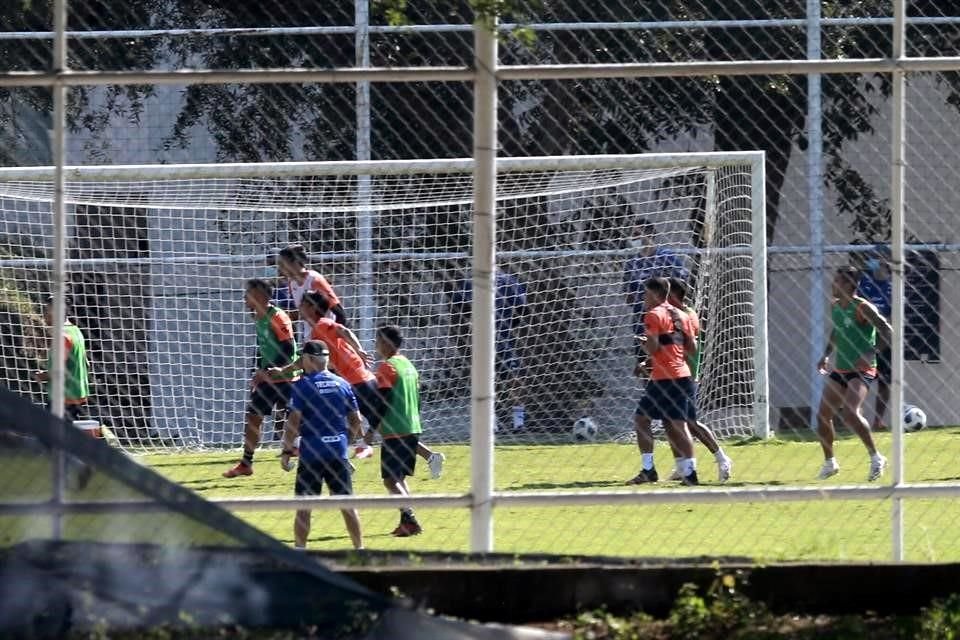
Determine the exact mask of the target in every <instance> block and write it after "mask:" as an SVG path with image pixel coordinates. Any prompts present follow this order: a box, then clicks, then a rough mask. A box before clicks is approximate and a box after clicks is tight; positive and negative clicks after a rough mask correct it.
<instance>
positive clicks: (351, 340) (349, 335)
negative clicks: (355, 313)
mask: <svg viewBox="0 0 960 640" xmlns="http://www.w3.org/2000/svg"><path fill="white" fill-rule="evenodd" d="M337 335H338V336H340V337H341V338H343V339H344V340H346V341H347V344H348V345H350V348H351V349H353V350H354V351H356V352H357V355H358V356H360V357H361V358H363V361H364V362H372V361H373V356H371V355H370V354H369V353H367V352H366V351H364V350H363V347H362V346H361V345H360V341H359V340H358V339H357V336H356V334H354V333H353V331H350V329H348V328H347V327H345V326H343V325H342V324H338V325H337Z"/></svg>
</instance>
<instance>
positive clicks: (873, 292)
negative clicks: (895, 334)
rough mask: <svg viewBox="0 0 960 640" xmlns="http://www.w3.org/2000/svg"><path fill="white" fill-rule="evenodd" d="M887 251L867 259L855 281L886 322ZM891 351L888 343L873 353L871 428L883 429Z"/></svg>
mask: <svg viewBox="0 0 960 640" xmlns="http://www.w3.org/2000/svg"><path fill="white" fill-rule="evenodd" d="M888 258H889V255H888V252H887V251H886V250H885V249H882V250H880V251H877V252H876V254H874V255H871V256H870V257H868V258H867V260H866V262H865V263H864V268H863V272H862V273H861V275H860V281H859V283H858V284H857V295H858V296H860V297H861V298H864V299H865V300H868V301H869V302H870V303H871V304H872V305H873V306H875V307H876V308H877V311H878V312H879V313H880V315H881V316H883V318H884V319H885V320H886V321H887V322H890V316H891V301H892V299H893V287H892V284H891V281H890V263H889V262H888ZM892 359H893V354H892V353H891V349H890V344H889V343H884V344H882V345H881V347H880V350H879V351H878V352H877V396H876V398H875V399H874V405H873V411H874V413H873V430H874V431H882V430H884V429H886V425H885V423H884V417H885V416H886V414H887V407H888V406H889V405H890V377H891V373H892V372H891V364H892Z"/></svg>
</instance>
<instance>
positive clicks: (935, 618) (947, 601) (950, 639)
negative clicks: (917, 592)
mask: <svg viewBox="0 0 960 640" xmlns="http://www.w3.org/2000/svg"><path fill="white" fill-rule="evenodd" d="M919 626H920V629H919V630H918V632H917V635H916V640H957V639H958V638H960V594H956V593H955V594H953V595H951V596H949V597H947V598H944V599H938V600H934V601H933V602H932V603H931V605H930V606H929V607H925V608H924V609H923V610H922V611H921V614H920V625H919Z"/></svg>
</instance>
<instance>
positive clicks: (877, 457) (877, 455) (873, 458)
mask: <svg viewBox="0 0 960 640" xmlns="http://www.w3.org/2000/svg"><path fill="white" fill-rule="evenodd" d="M882 459H883V456H882V455H880V452H879V451H877V452H876V453H874V454H872V455H871V456H870V462H877V461H878V460H882Z"/></svg>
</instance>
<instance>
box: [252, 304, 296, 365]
mask: <svg viewBox="0 0 960 640" xmlns="http://www.w3.org/2000/svg"><path fill="white" fill-rule="evenodd" d="M270 329H271V330H272V331H273V335H274V337H275V338H276V339H277V344H278V346H279V347H280V348H279V349H278V350H277V355H276V358H275V359H274V360H273V361H271V362H266V363H264V364H265V367H264V369H263V370H261V372H260V373H259V374H258V378H261V379H262V378H264V377H266V378H268V379H269V378H270V377H272V376H276V375H282V374H287V373H291V372H293V371H296V370H298V369H300V358H297V359H296V360H294V361H293V362H291V361H290V359H291V358H293V354H295V353H296V352H297V343H296V340H295V339H294V336H293V324H292V323H291V322H290V320H289V318H286V319H284V318H282V317H280V316H279V315H276V316H274V317H273V320H272V321H271V322H270Z"/></svg>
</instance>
